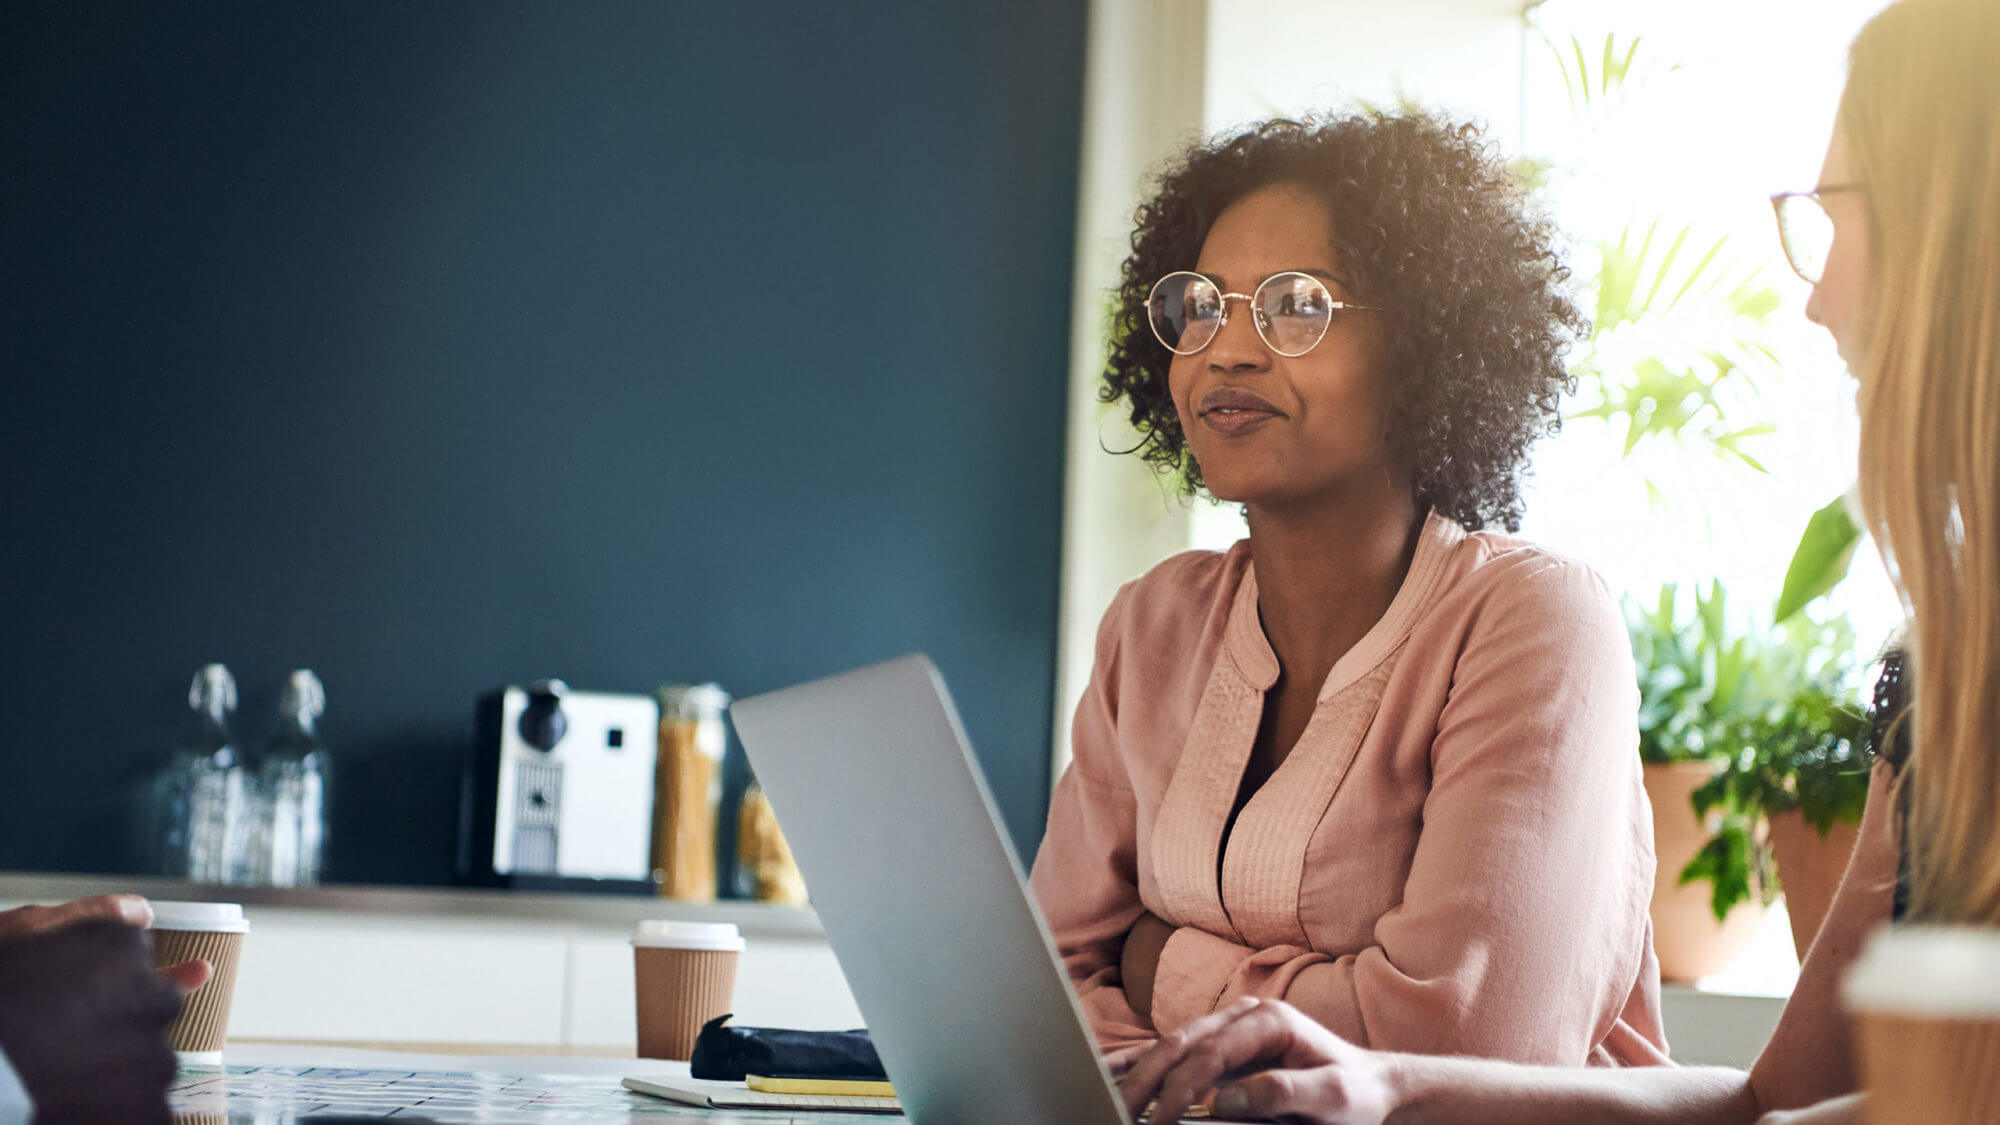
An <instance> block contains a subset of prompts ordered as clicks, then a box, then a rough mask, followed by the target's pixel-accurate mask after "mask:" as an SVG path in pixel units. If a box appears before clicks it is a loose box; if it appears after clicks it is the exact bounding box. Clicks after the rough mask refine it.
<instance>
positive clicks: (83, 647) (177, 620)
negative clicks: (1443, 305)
mask: <svg viewBox="0 0 2000 1125" xmlns="http://www.w3.org/2000/svg"><path fill="white" fill-rule="evenodd" d="M1082 7H1083V5H1082V4H1080V3H1062V2H1057V0H1041V2H1027V3H1012V4H1005V5H1001V4H991V5H984V4H982V5H974V4H960V3H935V2H917V0H912V2H897V3H883V2H879V0H878V2H871V3H867V4H859V3H854V4H849V3H838V4H829V3H804V2H800V3H784V4H775V3H773V4H699V5H698V4H680V3H665V2H657V3H557V2H554V0H550V2H547V3H485V2H480V3H471V2H437V0H425V2H407V3H405V2H397V3H317V4H304V3H240V4H218V3H185V2H175V3H171V4H160V3H137V2H130V3H127V2H119V3H112V2H100V0H92V2H90V3H70V2H63V3H41V4H34V3H31V4H25V5H23V4H14V5H10V6H9V7H8V8H7V10H6V14H5V15H4V16H0V349H3V350H0V367H4V377H5V383H6V387H7V392H6V403H7V407H8V411H7V413H8V419H9V424H8V426H7V436H6V440H5V442H4V452H0V459H4V470H5V473H6V480H7V484H6V492H7V495H8V499H7V502H6V504H5V508H6V515H5V518H4V531H0V540H4V543H5V548H4V552H5V554H4V563H3V564H0V565H4V571H0V579H4V582H5V584H6V589H7V591H8V601H9V602H10V603H11V606H12V609H11V610H10V611H9V613H8V614H7V619H8V620H7V626H6V628H5V631H4V639H0V682H4V685H5V686H4V689H0V699H4V715H0V729H4V741H0V770H4V774H0V776H4V777H5V779H6V781H5V785H6V788H7V791H8V795H9V798H10V799H9V801H8V805H9V812H8V814H7V815H6V816H5V817H0V867H7V868H20V867H27V868H44V869H72V870H113V869H116V868H117V867H118V866H119V864H120V863H121V862H123V852H122V846H123V844H122V835H123V831H122V825H123V822H124V818H125V807H124V798H123V796H122V794H121V792H120V786H121V785H122V784H124V783H125V782H127V781H129V780H131V779H132V778H134V777H136V776H137V775H138V773H139V772H140V771H141V770H142V769H143V767H144V765H145V764H147V763H149V762H150V761H151V760H152V759H153V757H154V756H155V755H158V754H160V753H163V752H164V749H165V747H166V745H167V742H168V739H169V737H170V735H171V733H172V731H173V729H174V726H175V724H176V723H177V721H178V717H179V715H180V714H181V709H182V707H183V703H182V697H183V695H184V693H185V690H186V683H187V680H188V678H189V676H190V675H191V674H192V673H193V671H194V669H195V667H196V666H197V665H199V664H201V663H203V662H205V661H210V660H220V661H223V662H225V663H227V664H228V665H229V666H230V667H231V668H232V669H233V670H234V671H235V672H236V673H237V675H238V677H239V678H240V679H241V680H242V681H243V683H244V687H245V689H246V699H245V705H246V711H247V712H248V714H249V716H250V723H249V726H250V728H251V730H252V731H253V732H256V731H261V730H262V728H263V726H264V725H265V723H266V721H267V719H266V715H267V712H268V708H269V707H270V706H271V702H272V697H273V696H274V694H275V691H276V688H277V685H278V682H279V681H280V679H281V678H282V676H283V675H284V673H285V672H286V671H287V670H289V669H291V668H293V667H311V668H314V669H317V670H318V671H319V672H320V673H321V675H322V677H323V678H324V679H325V681H326V683H327V688H328V694H329V697H330V707H329V712H328V722H329V730H330V733H331V737H332V739H333V741H334V744H335V745H334V748H335V753H336V755H337V757H338V761H339V764H340V767H341V773H340V775H339V778H338V780H339V784H340V790H339V798H340V801H339V807H338V816H337V819H336V829H337V832H338V838H337V840H336V842H335V850H334V856H333V862H334V865H335V867H336V871H337V873H338V874H340V875H342V876H345V877H348V878H357V879H369V880H397V881H414V882H432V881H441V880H444V879H447V878H448V877H449V875H450V871H451V865H452V859H453V844H454V832H455V830H456V802H457V776H458V775H457V770H458V765H459V754H460V753H461V751H462V749H463V746H464V743H465V741H466V739H467V738H468V735H469V729H470V725H471V712H472V703H473V699H474V697H475V695H476V694H477V693H479V692H480V691H482V690H484V689H487V688H490V687H493V686H496V685H499V684H501V683H505V682H518V681H522V680H525V679H528V678H533V677H537V676H542V675H562V676H565V677H567V678H568V679H569V680H570V681H571V683H572V684H574V685H576V686H578V687H587V688H594V689H600V690H632V691H644V690H649V689H650V688H651V687H652V686H653V685H655V684H656V683H657V682H659V681H661V680H663V679H680V678H690V677H697V678H703V679H711V678H712V679H716V680H719V681H721V682H722V683H723V684H724V685H725V686H727V687H729V688H730V689H732V690H734V691H736V692H737V693H739V694H748V693H754V692H758V691H762V690H765V689H768V688H773V687H777V686H780V685H783V684H786V683H790V682H794V681H797V680H800V679H804V678H809V677H813V676H818V675H822V674H826V673H830V672H834V671H836V670H839V669H842V668H845V667H848V666H851V665H856V664H860V663H863V662H869V661H875V660H879V659H884V658H887V657H890V656H894V655H897V654H899V653H902V652H906V651H912V650H925V651H928V652H930V653H931V654H932V655H933V656H934V657H935V658H936V660H937V661H938V663H939V665H940V666H941V667H942V668H943V670H944V672H945V675H946V677H947V679H948V680H949V681H950V682H951V683H952V685H953V687H954V689H955V691H956V693H957V696H958V699H959V703H960V707H961V709H962V711H963V713H964V715H965V719H966V724H967V727H968V728H969V730H970V732H971V735H972V737H973V740H974V742H975V744H976V745H977V746H978V748H979V750H980V753H981V756H982V758H983V760H984V762H985V763H986V766H987V770H988V773H989V775H990V777H991V779H992V782H993V786H994V789H995V790H996V795H997V797H998V800H999V802H1000V804H1001V806H1002V808H1003V810H1004V812H1005V815H1006V817H1007V820H1008V823H1009V826H1010V827H1011V829H1012V831H1013V834H1014V836H1015V839H1016V842H1017V843H1018V844H1020V845H1021V846H1022V847H1023V848H1024V849H1031V848H1032V847H1033V845H1034V843H1035V841H1036V840H1037V839H1038V838H1039V836H1040V832H1041V825H1042V811H1043V808H1044V805H1045V803H1046V799H1047V772H1048V770H1047V754H1048V734H1049V731H1048V727H1049V716H1050V709H1051V705H1052V704H1051V698H1052V697H1051V691H1052V685H1053V679H1054V676H1053V662H1054V651H1055V643H1054V642H1055V637H1054V632H1055V615H1056V580H1057V553H1058V530H1059V524H1060V510H1059V509H1060V498H1061V475H1062V449H1063V444H1062V442H1063V408H1064V398H1065V396H1064V382H1065V371H1064V369H1065V363H1066V360H1065V357H1066V354H1067V333H1068V309H1069V279H1070V250H1071V240H1072V234H1073V222H1074V218H1073V215H1074V201H1075V189H1076V164H1077V145H1078V116H1079V108H1080V103H1081V93H1080V91H1081V81H1082V65H1083V63H1082V56H1083V50H1082V47H1083V15H1082Z"/></svg>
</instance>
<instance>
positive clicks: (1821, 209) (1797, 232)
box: [1771, 184, 1861, 285]
mask: <svg viewBox="0 0 2000 1125" xmlns="http://www.w3.org/2000/svg"><path fill="white" fill-rule="evenodd" d="M1860 190H1861V185H1860V184H1830V185H1828V186H1826V187H1822V188H1818V189H1816V190H1814V191H1781V192H1779V193H1778V194H1776V195H1774V196H1772V197H1771V210H1772V211H1773V212H1775V213H1776V214H1777V216H1778V244H1779V245H1780V246H1783V247H1784V248H1785V260H1786V261H1787V262H1789V263H1791V266H1792V272H1793V273H1796V274H1798V275H1799V276H1800V277H1802V278H1804V279H1805V280H1806V281H1807V282H1808V283H1810V284H1813V285H1818V284H1819V279H1820V277H1821V275H1823V274H1824V273H1825V272H1826V255H1827V252H1828V251H1829V250H1831V249H1833V216H1832V215H1829V214H1827V211H1826V202H1825V199H1824V197H1825V196H1829V195H1838V194H1841V193H1843V192H1854V191H1860Z"/></svg>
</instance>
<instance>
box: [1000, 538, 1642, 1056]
mask: <svg viewBox="0 0 2000 1125" xmlns="http://www.w3.org/2000/svg"><path fill="white" fill-rule="evenodd" d="M1277 677H1278V662H1277V658H1276V656H1275V655H1274V654H1273V653H1272V651H1271V647H1270V644H1269V642H1268V641H1266V639H1265V637H1264V631H1263V627H1262V625H1261V624H1260V623H1259V619H1258V609H1257V576H1256V574H1255V572H1254V571H1253V569H1252V567H1251V565H1250V554H1249V548H1248V544H1247V543H1238V544H1236V546H1234V547H1233V548H1231V549H1230V550H1229V551H1228V552H1226V553H1221V554H1218V553H1215V552H1212V551H1191V552H1188V553H1185V554H1181V555H1176V556H1175V557H1173V558H1170V559H1168V560H1167V561H1165V562H1163V563H1161V564H1160V565H1159V566H1157V567H1154V568H1153V569H1152V570H1151V571H1149V572H1148V573H1146V574H1145V575H1143V576H1142V577H1140V578H1138V579H1136V580H1134V581H1132V582H1130V583H1127V584H1126V585H1125V587H1124V588H1123V589H1121V590H1120V591H1119V593H1118V596H1117V598H1116V599H1115V600H1114V601H1113V602H1112V605H1111V608H1110V609H1109V610H1108V611H1107V612H1106V613H1105V615H1104V621H1103V624H1102V625H1101V627H1100V628H1099V630H1098V638H1097V659H1096V666H1095V668H1094V670H1093V672H1092V676H1091V683H1090V687H1089V690H1088V691H1087V692H1086V693H1085V695H1084V698H1083V701H1082V703H1081V704H1080V705H1079V706H1078V708H1077V713H1076V722H1075V727H1074V734H1073V736H1072V747H1073V750H1074V755H1075V756H1074V760H1073V761H1072V762H1071V764H1070V767H1069V769H1068V771H1067V772H1066V773H1065V774H1064V775H1063V778H1062V780H1061V782H1059V783H1058V784H1057V786H1056V791H1055V798H1054V802H1053V805H1052V807H1051V809H1050V814H1049V826H1048V833H1047V835H1046V836H1045V837H1044V839H1043V841H1042V847H1041V851H1040V853H1039V854H1038V855H1037V856H1036V859H1035V866H1034V874H1033V880H1032V882H1033V887H1034V891H1035V894H1036V896H1037V898H1038V899H1039V900H1040V902H1041V905H1042V908H1043V910H1044V911H1045V912H1046V914H1047V917H1048V919H1049V924H1050V926H1051V928H1052V929H1053V930H1054V933H1055V938H1056V943H1057V946H1058V948H1059V950H1060V952H1061V954H1062V957H1063V961H1064V964H1065V965H1066V966H1067V967H1068V970H1069V974H1070V979H1071V981H1072V982H1073V983H1074V984H1075V986H1076V988H1077V991H1078V993H1079V994H1080V995H1081V997H1082V1001H1083V1004H1084V1007H1085V1009H1086V1011H1087V1012H1088V1014H1089V1017H1090V1020H1091V1023H1092V1025H1093V1027H1094V1028H1095V1030H1096V1033H1097V1037H1098V1040H1099V1043H1100V1044H1101V1045H1102V1046H1103V1047H1104V1048H1106V1049H1110V1048H1112V1047H1116V1046H1121V1045H1126V1044H1130V1043H1134V1042H1142V1041H1144V1040H1148V1039H1151V1038H1154V1037H1155V1036H1157V1035H1159V1034H1161V1033H1163V1032H1166V1031H1171V1030H1173V1029H1174V1028H1177V1027H1179V1026H1181V1025H1182V1024H1185V1023H1187V1022H1188V1021H1190V1020H1193V1019H1195V1018H1197V1017H1199V1016H1201V1015H1203V1014H1206V1013H1208V1012H1210V1011H1213V1010H1215V1009H1216V1008H1218V1007H1220V1006H1223V1005H1226V1004H1227V1003H1229V1002H1230V1001H1232V1000H1234V999H1236V998H1238V997H1240V996H1253V995H1254V996H1269V997H1282V998H1283V999H1285V1000H1288V1001H1290V1002H1291V1003H1292V1004H1294V1005H1296V1006H1298V1007H1299V1008H1300V1009H1302V1010H1304V1011H1305V1012H1306V1013H1307V1014H1309V1015H1311V1016H1313V1017H1314V1018H1316V1019H1318V1020H1319V1021H1320V1022H1322V1023H1324V1024H1326V1025H1327V1026H1328V1027H1329V1028H1331V1029H1333V1030H1334V1031H1335V1032H1337V1033H1339V1034H1340V1035H1342V1036H1344V1037H1346V1038H1347V1039H1349V1040H1351V1041H1353V1042H1356V1043H1360V1044H1365V1045H1368V1046H1371V1047H1378V1048H1383V1049H1388V1050H1399V1051H1416V1052H1425V1053H1433V1054H1444V1053H1450V1054H1465V1055H1475V1056H1482V1057H1487V1058H1497V1059H1511V1060H1514V1061H1518V1062H1524V1063H1551V1064H1561V1065H1579V1064H1586V1063H1589V1064H1599V1065H1632V1064H1655V1063H1664V1062H1666V1038H1665V1035H1664V1034H1663V1033H1662V1031H1661V1027H1660V1013H1659V967H1658V964H1657V963H1656V962H1655V960H1654V958H1653V949H1652V928H1651V924H1650V922H1649V921H1648V918H1647V905H1648V901H1649V900H1650V898H1651V895H1652V887H1653V873H1654V864H1653V843H1652V815H1651V810H1650V808H1649V806H1648V805H1647V803H1646V797H1645V794H1644V791H1643V789H1642V787H1641V784H1640V774H1639V756H1638V750H1637V741H1638V736H1637V724H1636V713H1637V708H1638V692H1637V688H1636V686H1635V681H1634V674H1633V667H1632V656H1631V650H1630V647H1629V642H1628V641H1627V639H1626V634H1625V629H1624V625H1623V621H1622V619H1621V616H1620V614H1619V612H1618V607H1617V604H1616V603H1615V601H1614V600H1613V599H1612V597H1611V595H1610V593H1609V592H1608V591H1607V590H1606V589H1605V586H1604V583H1603V582H1602V581H1601V580H1599V579H1598V577H1597V576H1596V575H1595V574H1594V573H1592V572H1591V571H1590V570H1589V568H1587V567H1585V566H1583V565H1581V564H1579V563H1576V562H1572V561H1569V560H1566V559H1563V558H1561V557H1559V556H1556V555H1554V554H1551V553H1549V552H1547V551H1544V550H1541V549H1538V548H1536V547H1534V546H1532V545H1529V544H1527V543H1524V542H1522V541H1520V540H1517V539H1510V538H1507V537H1505V536H1502V535H1497V534H1492V533H1487V532H1481V533H1476V534H1467V533H1466V532H1465V531H1464V530H1463V529H1462V528H1461V527H1460V526H1459V525H1458V524H1456V523H1454V522H1452V521H1450V520H1447V519H1444V518H1442V517H1439V516H1436V515H1432V516H1431V517H1430V519H1429V521H1428V522H1427V523H1426V525H1425V527H1424V529H1423V532H1422V535H1421V538H1420V541H1419V543H1418V546H1417V550H1416V554H1415V558H1414V560H1413V562H1412V563H1411V566H1410V573H1409V576H1408V577H1407V578H1406V579H1405V580H1404V582H1403V586H1402V589H1401V590H1400V591H1399V592H1398V593H1397V595H1396V597H1395V599H1394V601H1393V602H1392V604H1391V605H1390V607H1389V610H1388V612H1387V613H1385V614H1384V615H1383V616H1382V619H1381V620H1380V621H1379V622H1377V623H1376V625H1375V626H1374V628H1373V629H1372V630H1371V631H1370V632H1369V633H1368V634H1367V635H1366V636H1365V637H1364V638H1363V639H1362V640H1361V641H1360V642H1359V643H1358V644H1356V645H1355V646H1354V648H1353V649H1351V650H1350V651H1349V652H1348V653H1347V654H1346V655H1345V656H1343V657H1342V658H1341V659H1340V661H1339V663H1337V664H1336V665H1335V666H1334V668H1333V671H1332V673H1331V674H1330V675H1328V677H1327V679H1326V683H1325V685H1324V686H1323V687H1321V689H1320V692H1319V698H1318V705H1317V709H1316V710H1315V711H1314V713H1313V716H1312V719H1311V721H1310V723H1309V724H1308V725H1307V727H1306V729H1305V733H1304V734H1303V735H1301V736H1300V738H1299V740H1298V743H1297V744H1296V746H1294V748H1293V749H1292V751H1291V753H1290V754H1289V755H1288V756H1287V757H1286V758H1285V760H1284V762H1283V763H1282V764H1281V765H1280V766H1279V768H1278V770H1277V771H1276V772H1275V773H1274V774H1273V775H1272V777H1271V778H1270V780H1269V781H1268V782H1267V783H1265V785H1264V786H1263V787H1262V788H1260V789H1259V790H1258V791H1257V792H1256V793H1255V794H1254V795H1253V796H1252V797H1251V799H1250V801H1249V802H1248V803H1247V804H1246V805H1245V807H1244V809H1243V811H1242V813H1241V815H1240V816H1239V817H1238V819H1237V822H1236V825H1235V827H1234V828H1233V829H1232V830H1231V832H1230V836H1229V839H1228V840H1227V841H1226V842H1225V841H1224V839H1223V827H1224V824H1225V822H1226V821H1227V819H1228V816H1229V812H1230V808H1231V806H1232V805H1233V803H1234V800H1235V796H1236V791H1237V787H1238V781H1239V779H1240V778H1241V777H1242V771H1243V766H1244V763H1245V762H1246V760H1247V759H1248V756H1249V753H1250V747H1251V742H1252V740H1253V739H1254V738H1255V737H1256V733H1257V727H1258V723H1259V720H1260V719H1261V717H1262V714H1263V704H1264V692H1265V691H1266V690H1268V689H1269V688H1270V687H1271V685H1272V684H1273V683H1274V682H1275V681H1276V680H1277ZM1225 844H1226V846H1225ZM1218 872H1219V878H1218ZM1142 911H1151V912H1152V913H1153V914H1155V915H1157V916H1159V917H1160V918H1162V919H1164V920H1166V921H1167V922H1169V923H1171V924H1173V925H1175V926H1177V927H1179V929H1178V930H1177V931H1176V932H1175V933H1174V935H1173V937H1172V938H1171V939H1170V940H1169V941H1168V942H1167V946H1166V950H1165V952H1164V953H1163V954H1162V955H1161V957H1160V963H1159V970H1158V973H1157V976H1156V980H1155V984H1154V996H1153V1005H1152V1011H1150V1012H1135V1011H1133V1010H1132V1007H1131V1005H1130V1004H1129V1003H1127V1001H1126V998H1125V993H1124V990H1123V989H1122V988H1121V987H1120V980H1119V952H1120V948H1121V946H1122V944H1123V942H1124V937H1125V934H1126V932H1127V931H1128V930H1129V929H1130V928H1131V926H1132V923H1133V922H1134V920H1136V919H1137V918H1138V917H1139V915H1140V913H1141V912H1142Z"/></svg>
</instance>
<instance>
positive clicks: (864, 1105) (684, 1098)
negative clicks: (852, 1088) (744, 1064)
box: [625, 1078, 903, 1113]
mask: <svg viewBox="0 0 2000 1125" xmlns="http://www.w3.org/2000/svg"><path fill="white" fill-rule="evenodd" d="M625 1088H626V1089H627V1090H631V1091H633V1092H635V1093H640V1094H651V1095H652V1096H653V1097H656V1098H665V1099H667V1100H668V1101H674V1102H679V1103H681V1104H682V1105H692V1106H700V1107H702V1108H703V1109H814V1110H833V1111H848V1112H853V1113H901V1112H902V1111H903V1106H902V1103H900V1102H898V1101H897V1100H896V1099H894V1098H871V1097H857V1096H855V1095H852V1094H776V1093H767V1092H765V1091H763V1090H752V1089H749V1088H748V1087H746V1086H744V1085H743V1083H741V1082H718V1081H710V1080H707V1079H701V1078H668V1079H663V1078H627V1079H626V1080H625Z"/></svg>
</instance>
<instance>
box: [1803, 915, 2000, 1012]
mask: <svg viewBox="0 0 2000 1125" xmlns="http://www.w3.org/2000/svg"><path fill="white" fill-rule="evenodd" d="M1842 992H1843V993H1844V994H1845V996H1846V999H1847V1008H1848V1010H1849V1011H1862V1012H1893V1013H1896V1014H1898V1015H1909V1016H1932V1017H1942V1018H1947V1019H1977V1020H1993V1019H2000V931H1996V930H1988V929H1973V928H1971V927H1964V926H1907V927H1897V928H1896V929H1892V930H1885V931H1883V932H1882V933H1881V934H1878V935H1877V936H1876V937H1875V939H1874V940H1873V941H1871V942H1869V943H1868V948H1867V949H1866V950H1864V951H1863V952H1862V954H1861V957H1860V958H1859V959H1858V960H1857V961H1856V962H1855V965H1854V968H1853V969H1851V970H1849V971H1848V974H1847V980H1846V982H1845V984H1844V985H1843V988H1842Z"/></svg>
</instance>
